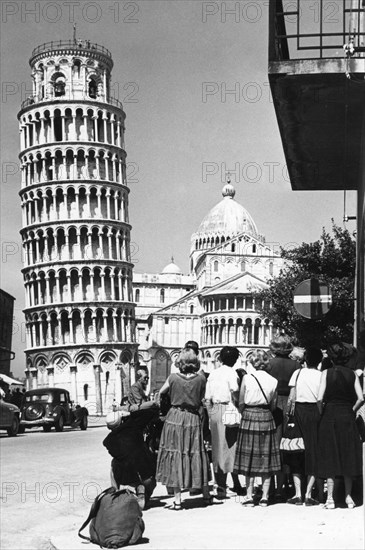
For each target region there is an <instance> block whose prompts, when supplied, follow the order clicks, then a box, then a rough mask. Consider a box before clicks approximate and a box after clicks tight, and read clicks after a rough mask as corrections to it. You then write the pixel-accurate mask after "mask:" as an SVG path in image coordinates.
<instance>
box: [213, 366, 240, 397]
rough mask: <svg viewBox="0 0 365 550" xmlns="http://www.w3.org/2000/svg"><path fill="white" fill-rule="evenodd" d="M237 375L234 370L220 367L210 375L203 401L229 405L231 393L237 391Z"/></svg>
mask: <svg viewBox="0 0 365 550" xmlns="http://www.w3.org/2000/svg"><path fill="white" fill-rule="evenodd" d="M238 389H239V386H238V375H237V373H236V371H235V370H234V368H232V367H227V365H222V366H221V367H218V368H217V369H216V370H214V371H213V372H211V373H210V375H209V378H208V381H207V388H206V391H205V399H207V400H210V401H212V403H229V402H230V401H231V392H236V391H238Z"/></svg>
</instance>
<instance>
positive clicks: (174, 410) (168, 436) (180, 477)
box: [156, 373, 208, 489]
mask: <svg viewBox="0 0 365 550" xmlns="http://www.w3.org/2000/svg"><path fill="white" fill-rule="evenodd" d="M168 381H169V393H170V399H171V408H170V410H169V412H168V413H167V416H166V420H165V423H164V427H163V430H162V434H161V440H160V448H159V452H158V457H157V475H156V478H157V481H160V482H161V483H162V484H163V485H166V486H168V487H175V488H180V489H182V488H185V489H201V488H202V487H203V486H204V485H208V457H207V453H206V450H205V446H204V438H203V429H202V422H201V418H200V414H199V412H200V410H201V402H202V399H203V397H204V394H205V386H206V379H205V377H203V376H201V375H199V374H196V375H194V376H190V377H187V376H184V375H183V374H179V373H174V374H171V375H170V376H169V378H168Z"/></svg>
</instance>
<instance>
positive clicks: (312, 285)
mask: <svg viewBox="0 0 365 550" xmlns="http://www.w3.org/2000/svg"><path fill="white" fill-rule="evenodd" d="M331 305H332V292H331V289H330V287H329V286H328V285H327V284H326V283H323V282H322V281H319V280H318V279H306V280H305V281H302V282H301V283H300V284H299V285H298V286H297V287H296V289H295V290H294V307H295V309H296V310H297V312H298V313H299V315H301V316H302V317H305V318H306V319H321V318H322V317H323V316H324V315H326V313H328V311H329V309H330V307H331Z"/></svg>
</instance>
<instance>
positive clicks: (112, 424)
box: [105, 410, 130, 430]
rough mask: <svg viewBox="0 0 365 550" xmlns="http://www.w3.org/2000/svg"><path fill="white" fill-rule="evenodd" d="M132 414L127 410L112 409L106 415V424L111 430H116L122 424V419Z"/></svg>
mask: <svg viewBox="0 0 365 550" xmlns="http://www.w3.org/2000/svg"><path fill="white" fill-rule="evenodd" d="M129 415H130V412H128V411H126V410H120V411H112V412H110V413H108V414H107V415H106V419H105V421H106V425H107V427H108V428H109V430H115V428H118V426H120V424H121V422H122V420H123V419H124V418H126V417H127V416H129Z"/></svg>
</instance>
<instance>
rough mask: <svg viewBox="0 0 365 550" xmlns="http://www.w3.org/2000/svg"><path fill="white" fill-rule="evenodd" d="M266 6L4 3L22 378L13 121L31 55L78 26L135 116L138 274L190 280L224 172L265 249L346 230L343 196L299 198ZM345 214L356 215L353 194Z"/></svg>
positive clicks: (13, 266)
mask: <svg viewBox="0 0 365 550" xmlns="http://www.w3.org/2000/svg"><path fill="white" fill-rule="evenodd" d="M224 4H225V9H226V12H225V11H224ZM267 5H268V1H267V0H256V1H254V2H252V1H250V2H249V1H247V0H242V1H241V2H237V1H236V2H228V1H226V2H225V3H222V2H220V1H219V2H218V1H216V2H200V1H198V0H193V1H190V0H169V1H167V0H166V1H159V0H136V1H130V2H129V1H126V2H124V1H115V0H102V1H100V0H99V2H93V1H83V0H79V1H68V2H67V1H66V0H65V1H63V0H58V1H57V2H55V1H50V0H49V1H48V0H44V1H42V0H40V1H39V0H38V1H33V0H27V1H26V2H24V1H5V0H2V2H1V9H2V13H1V52H2V53H1V80H2V101H1V126H0V128H1V153H2V155H1V162H2V181H1V247H2V263H1V281H0V286H1V288H3V289H4V290H6V291H7V292H9V293H10V294H12V295H13V296H14V297H15V298H16V302H15V327H14V337H13V339H14V340H13V348H14V350H15V351H16V359H15V360H14V361H13V363H12V370H13V373H14V374H15V375H17V376H22V375H23V371H24V366H25V360H24V354H23V350H24V348H25V335H24V319H23V313H22V309H23V308H24V287H23V278H22V274H21V268H22V254H21V239H20V235H19V230H20V228H21V207H20V199H19V195H18V192H19V190H20V173H19V172H18V165H17V163H18V153H19V130H18V122H17V118H16V115H17V112H18V111H19V108H20V104H21V101H22V100H24V99H25V98H26V97H28V96H29V95H30V93H31V89H32V87H31V77H30V68H29V65H28V61H29V57H30V54H31V52H32V50H33V49H34V48H35V47H36V46H38V45H40V44H42V43H44V42H48V41H51V40H60V39H71V38H72V36H73V23H74V22H76V23H77V36H78V38H88V39H90V41H91V42H97V43H98V44H101V45H103V46H105V47H107V48H108V49H109V50H110V51H111V52H112V55H113V60H114V69H113V90H114V92H115V95H116V97H118V98H119V99H120V100H121V101H122V102H123V104H124V110H125V112H126V114H127V120H126V149H127V154H128V157H127V161H128V163H129V165H128V174H129V184H130V189H131V193H130V220H131V223H132V226H133V229H132V241H133V245H132V250H133V261H134V264H135V268H134V269H135V271H138V272H160V271H161V270H162V269H163V267H164V266H165V265H166V264H167V263H169V261H170V257H171V255H173V256H174V258H175V261H176V263H177V264H178V265H179V266H180V267H181V268H182V270H183V272H184V273H187V272H188V269H189V249H190V237H191V234H192V233H193V232H194V231H195V230H196V229H197V227H198V226H199V224H200V222H201V220H202V219H203V218H204V216H205V215H206V214H207V212H208V211H209V210H210V209H211V208H212V207H213V206H214V205H215V204H216V203H217V202H219V200H221V189H222V187H223V182H224V179H225V175H226V171H228V170H230V171H231V179H232V183H233V184H234V185H235V187H236V191H237V193H236V200H237V201H238V202H240V203H241V204H242V205H243V206H244V207H245V208H246V209H247V210H248V211H249V212H250V214H251V215H252V217H253V218H254V220H255V222H256V225H257V227H258V230H259V232H260V233H262V234H263V235H265V237H266V240H267V241H268V242H272V243H280V244H282V245H284V246H285V245H287V244H288V243H301V242H303V241H305V242H310V241H314V240H317V239H318V238H319V236H320V233H321V230H322V227H323V226H324V227H326V228H327V229H330V227H331V218H334V219H335V222H336V223H338V224H340V225H342V219H343V208H344V205H343V202H344V201H343V192H308V191H307V192H298V191H296V192H294V191H292V190H291V186H290V181H289V178H288V175H287V171H286V167H285V158H284V154H283V149H282V145H281V140H280V135H279V130H278V126H277V122H276V117H275V111H274V106H273V103H272V101H271V98H270V92H269V86H268V76H267V66H268V53H267V52H268V33H267V29H268V17H267V15H268V14H267V11H268V8H267ZM237 6H238V10H237V11H235V12H234V13H229V10H235V9H237ZM230 92H231V93H230ZM11 172H14V173H13V175H12V174H11ZM347 202H348V211H347V214H348V215H354V214H355V213H356V212H355V196H354V193H348V201H347ZM347 227H348V228H349V229H350V230H351V231H353V230H354V229H355V224H354V222H350V223H348V224H347Z"/></svg>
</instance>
